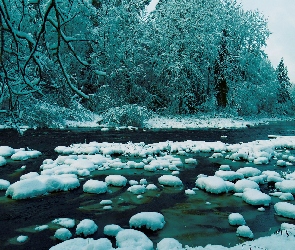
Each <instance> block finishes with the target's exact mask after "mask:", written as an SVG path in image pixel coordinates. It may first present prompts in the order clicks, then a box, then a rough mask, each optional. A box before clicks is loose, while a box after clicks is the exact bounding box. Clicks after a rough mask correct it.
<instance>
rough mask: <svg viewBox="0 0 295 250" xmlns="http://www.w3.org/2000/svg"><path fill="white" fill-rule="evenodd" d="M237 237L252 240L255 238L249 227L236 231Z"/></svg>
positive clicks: (241, 227) (240, 227)
mask: <svg viewBox="0 0 295 250" xmlns="http://www.w3.org/2000/svg"><path fill="white" fill-rule="evenodd" d="M236 234H237V236H240V237H244V238H249V239H252V238H253V237H254V235H253V233H252V231H251V229H250V228H249V227H248V226H239V227H238V228H237V231H236Z"/></svg>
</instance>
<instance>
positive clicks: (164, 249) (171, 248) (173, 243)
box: [157, 238, 182, 250]
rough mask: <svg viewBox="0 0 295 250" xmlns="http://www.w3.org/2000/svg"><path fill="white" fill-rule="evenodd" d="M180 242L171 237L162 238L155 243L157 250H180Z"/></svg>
mask: <svg viewBox="0 0 295 250" xmlns="http://www.w3.org/2000/svg"><path fill="white" fill-rule="evenodd" d="M180 249H182V244H181V243H180V242H179V241H178V240H176V239H173V238H164V239H162V240H161V241H160V242H159V243H158V244H157V250H180Z"/></svg>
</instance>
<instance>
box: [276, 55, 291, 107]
mask: <svg viewBox="0 0 295 250" xmlns="http://www.w3.org/2000/svg"><path fill="white" fill-rule="evenodd" d="M276 73H277V79H278V82H279V87H278V102H279V103H285V102H287V101H288V100H290V93H289V87H290V86H291V83H290V78H289V76H288V70H287V67H286V66H285V64H284V59H283V58H282V59H281V61H280V63H279V65H278V67H277V69H276Z"/></svg>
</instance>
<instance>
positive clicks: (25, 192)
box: [5, 178, 47, 200]
mask: <svg viewBox="0 0 295 250" xmlns="http://www.w3.org/2000/svg"><path fill="white" fill-rule="evenodd" d="M46 192H47V187H46V185H45V184H44V183H43V182H41V181H39V180H38V179H36V178H33V179H25V180H21V181H17V182H15V183H13V184H11V185H10V186H9V187H8V189H7V190H6V193H5V195H6V196H7V197H11V198H12V199H15V200H19V199H27V198H33V197H37V196H41V195H44V194H46Z"/></svg>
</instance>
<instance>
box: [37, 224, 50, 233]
mask: <svg viewBox="0 0 295 250" xmlns="http://www.w3.org/2000/svg"><path fill="white" fill-rule="evenodd" d="M47 228H49V226H48V225H41V226H37V227H35V230H36V231H39V232H40V231H43V230H45V229H47Z"/></svg>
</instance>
